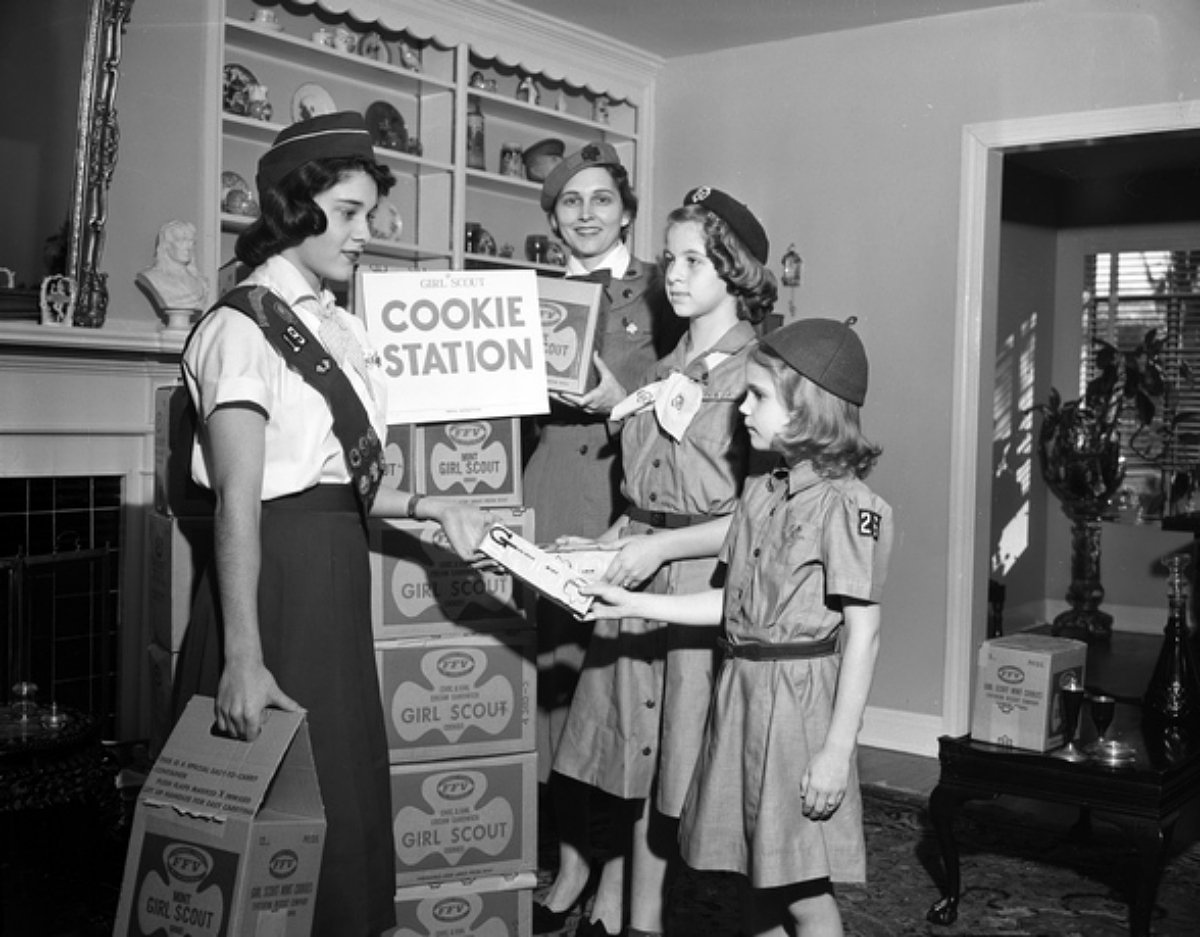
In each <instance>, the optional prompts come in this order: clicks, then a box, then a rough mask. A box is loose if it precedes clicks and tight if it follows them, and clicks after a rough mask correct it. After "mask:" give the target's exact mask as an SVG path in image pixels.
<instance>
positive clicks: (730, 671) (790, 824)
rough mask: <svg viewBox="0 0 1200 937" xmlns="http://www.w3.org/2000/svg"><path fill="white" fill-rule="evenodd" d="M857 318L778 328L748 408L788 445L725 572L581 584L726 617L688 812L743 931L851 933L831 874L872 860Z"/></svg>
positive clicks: (615, 606)
mask: <svg viewBox="0 0 1200 937" xmlns="http://www.w3.org/2000/svg"><path fill="white" fill-rule="evenodd" d="M853 323H854V320H853V319H851V320H850V321H849V322H847V323H841V322H835V321H832V320H828V319H808V320H803V321H800V322H795V323H792V324H790V325H788V326H785V327H784V328H781V329H779V330H777V331H775V332H771V333H769V334H768V335H767V336H765V337H764V338H763V339H762V340H761V342H760V344H759V346H758V347H757V348H756V349H755V350H754V351H753V352H752V353H751V355H750V359H749V361H748V363H747V366H746V383H747V393H746V397H745V400H744V401H743V403H742V405H741V408H740V411H741V413H742V415H743V416H744V418H745V425H746V429H747V430H748V432H749V435H750V443H751V445H752V446H753V447H754V448H755V449H757V450H760V451H771V452H774V453H777V454H778V455H780V456H782V461H783V464H782V466H781V467H780V468H778V469H776V470H775V471H773V472H771V473H769V474H767V475H764V476H760V477H755V478H752V479H751V480H750V481H749V482H747V484H746V488H745V491H744V492H743V493H742V496H741V498H740V500H739V502H738V505H737V508H736V510H735V512H734V515H733V518H732V522H731V525H730V529H729V534H728V537H727V538H726V540H725V543H724V545H723V546H722V548H721V553H720V559H721V562H722V563H723V564H724V566H725V570H726V576H725V586H724V588H723V589H710V590H705V591H700V592H695V593H692V594H686V595H684V594H681V595H656V594H651V593H648V592H627V591H625V590H624V589H622V588H619V587H617V586H614V585H611V584H596V585H594V586H590V587H587V588H586V591H588V592H590V593H591V594H593V595H595V596H596V597H597V598H598V600H599V601H598V602H597V603H596V604H595V606H594V607H593V611H592V613H591V615H590V616H589V617H591V618H596V619H599V618H607V617H628V616H641V617H644V618H650V619H661V620H666V621H672V622H676V623H679V624H683V625H691V626H696V627H703V626H711V625H718V624H719V625H721V629H720V638H719V643H720V646H721V648H722V651H723V657H724V660H723V662H722V664H721V667H720V669H719V672H718V675H717V678H716V686H715V689H714V693H713V697H712V703H711V706H710V709H709V713H708V722H707V725H706V728H705V732H704V740H703V745H702V750H701V754H700V759H699V762H698V764H697V767H696V771H695V773H694V775H693V777H692V781H691V786H690V788H689V791H688V794H687V798H686V801H685V803H684V805H683V812H682V817H681V821H680V831H679V843H680V849H681V853H682V856H683V859H684V861H685V862H687V863H688V865H690V866H692V867H694V868H697V869H707V870H720V871H727V872H735V873H738V874H739V875H740V876H742V883H743V886H744V888H745V892H746V893H745V895H744V901H743V909H742V913H743V920H744V926H743V929H744V931H745V932H746V933H747V934H755V935H763V934H771V935H780V937H782V935H784V934H797V933H798V934H810V933H811V934H822V935H825V934H840V933H842V925H841V915H840V914H839V912H838V907H837V904H836V902H835V900H834V893H833V883H835V882H861V881H863V880H864V879H865V874H866V856H865V846H864V841H863V830H862V803H861V798H860V792H859V786H858V777H857V769H856V744H857V736H858V731H859V727H860V725H861V722H862V715H863V710H864V708H865V707H866V702H867V695H868V692H869V690H870V686H871V680H872V676H873V673H874V669H875V658H876V654H877V651H878V646H879V621H880V611H879V601H880V593H881V591H882V587H883V582H884V578H885V574H886V568H887V562H888V557H889V554H890V552H891V545H892V512H891V509H890V507H889V506H888V505H887V504H886V502H884V501H883V500H882V499H881V498H879V497H878V496H877V495H875V494H874V493H873V492H872V491H871V490H870V489H869V488H868V487H867V486H866V484H865V483H864V482H863V481H862V479H863V477H865V476H866V475H867V473H868V472H869V471H870V470H871V468H872V467H873V465H874V464H875V461H876V459H877V458H878V456H879V453H880V450H879V448H878V447H877V446H875V445H873V444H872V443H870V442H869V441H868V440H867V439H866V438H865V436H864V435H863V433H862V430H861V428H860V422H859V414H860V408H861V406H862V405H863V402H864V400H865V398H866V392H867V376H868V366H867V357H866V353H865V351H864V349H863V346H862V343H861V342H860V341H859V338H858V336H857V334H856V333H855V332H854V330H853V329H852V328H851V325H853Z"/></svg>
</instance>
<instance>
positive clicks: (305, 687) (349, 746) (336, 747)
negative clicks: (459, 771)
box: [175, 486, 396, 937]
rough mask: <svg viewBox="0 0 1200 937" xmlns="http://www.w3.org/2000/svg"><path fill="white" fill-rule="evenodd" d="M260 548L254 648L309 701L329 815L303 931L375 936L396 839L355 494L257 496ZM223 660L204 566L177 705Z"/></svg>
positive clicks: (392, 883) (387, 910) (334, 936)
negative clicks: (312, 908) (310, 919)
mask: <svg viewBox="0 0 1200 937" xmlns="http://www.w3.org/2000/svg"><path fill="white" fill-rule="evenodd" d="M262 554H263V557H262V572H261V575H260V579H259V587H258V609H259V629H260V631H261V637H262V646H263V657H264V660H265V662H266V666H267V669H268V670H270V671H271V673H272V674H273V675H274V676H275V680H276V682H277V683H278V684H279V687H280V688H281V689H282V690H283V692H285V693H287V694H288V695H289V696H291V697H292V699H294V700H296V702H298V703H300V705H302V706H303V707H304V708H305V709H306V710H307V711H308V730H309V735H310V737H311V739H312V749H313V758H314V760H315V761H316V767H317V778H318V781H319V782H320V785H321V800H322V802H323V803H324V805H325V818H326V822H327V824H328V827H327V832H326V839H325V850H324V853H323V855H322V859H321V877H320V882H319V884H318V887H317V902H316V920H315V924H314V927H313V935H314V937H360V935H361V937H365V935H375V934H378V933H380V932H381V931H383V930H385V929H387V928H388V927H392V926H394V924H395V912H394V906H393V894H394V892H395V888H396V879H395V848H394V846H393V842H392V826H391V795H390V788H389V783H390V782H389V774H388V752H387V741H386V736H385V732H384V720H383V707H382V704H381V702H380V696H379V681H378V677H377V675H376V669H375V649H374V642H373V637H372V633H371V592H370V567H369V564H368V558H367V538H366V535H365V533H364V531H363V527H362V521H361V520H360V518H359V515H358V507H357V505H356V503H355V498H354V493H353V492H352V491H351V489H350V488H349V487H348V486H347V487H342V486H319V487H317V488H312V489H309V490H308V491H305V492H302V493H300V494H298V495H293V496H290V497H286V498H280V499H277V500H275V501H269V502H264V503H263V513H262ZM222 660H223V655H222V628H221V621H220V613H219V606H218V603H217V592H216V583H215V581H214V578H213V576H212V575H211V566H210V569H209V571H206V572H205V574H204V576H203V578H202V580H201V583H200V587H199V591H198V593H197V596H196V599H195V602H194V603H193V607H192V618H191V622H190V624H189V627H188V633H187V635H186V637H185V639H184V643H183V647H182V648H181V650H180V655H179V665H178V670H177V675H176V689H175V692H176V698H175V703H176V706H175V708H176V713H177V714H178V713H180V712H182V709H183V707H184V706H186V704H187V700H188V699H190V698H191V696H192V695H193V694H195V693H203V694H205V695H207V696H213V697H215V696H216V693H217V681H218V680H219V678H220V674H221V663H222Z"/></svg>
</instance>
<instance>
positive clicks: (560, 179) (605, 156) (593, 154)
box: [542, 140, 621, 213]
mask: <svg viewBox="0 0 1200 937" xmlns="http://www.w3.org/2000/svg"><path fill="white" fill-rule="evenodd" d="M592 166H608V167H610V168H612V167H620V166H621V157H620V156H618V155H617V151H616V148H615V147H613V145H612V144H611V143H605V142H604V141H603V140H599V141H597V142H595V143H589V144H588V145H587V146H585V147H584V148H583V149H581V150H579V151H578V152H575V153H572V154H571V155H570V156H568V157H567V158H566V159H562V160H559V161H558V162H557V163H556V164H555V166H554V168H553V169H551V170H550V175H548V176H547V177H546V179H545V181H544V182H543V183H542V211H544V212H547V213H549V212H552V211H553V210H554V203H555V202H556V201H558V196H559V194H560V193H561V192H562V190H563V189H564V188H565V187H566V185H567V183H568V182H570V181H571V179H572V177H573V176H574V175H575V173H577V172H579V171H580V170H581V169H590V168H591V167H592Z"/></svg>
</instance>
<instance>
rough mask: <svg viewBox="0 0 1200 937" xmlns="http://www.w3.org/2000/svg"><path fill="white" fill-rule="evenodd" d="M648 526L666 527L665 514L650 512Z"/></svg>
mask: <svg viewBox="0 0 1200 937" xmlns="http://www.w3.org/2000/svg"><path fill="white" fill-rule="evenodd" d="M650 526H651V527H666V526H667V515H666V513H665V512H663V511H651V512H650Z"/></svg>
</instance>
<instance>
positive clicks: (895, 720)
mask: <svg viewBox="0 0 1200 937" xmlns="http://www.w3.org/2000/svg"><path fill="white" fill-rule="evenodd" d="M942 725H943V723H942V717H941V716H926V715H921V714H919V713H910V712H904V711H903V710H900V709H881V708H879V707H876V706H868V707H867V711H866V712H865V713H864V714H863V727H862V731H861V732H859V734H858V742H859V744H860V745H870V746H871V747H872V748H883V749H887V750H889V751H894V752H906V753H908V754H910V755H924V756H926V757H928V758H936V757H937V754H938V737H939V736H941V735H943V734H945V733H944V730H943V728H942Z"/></svg>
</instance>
